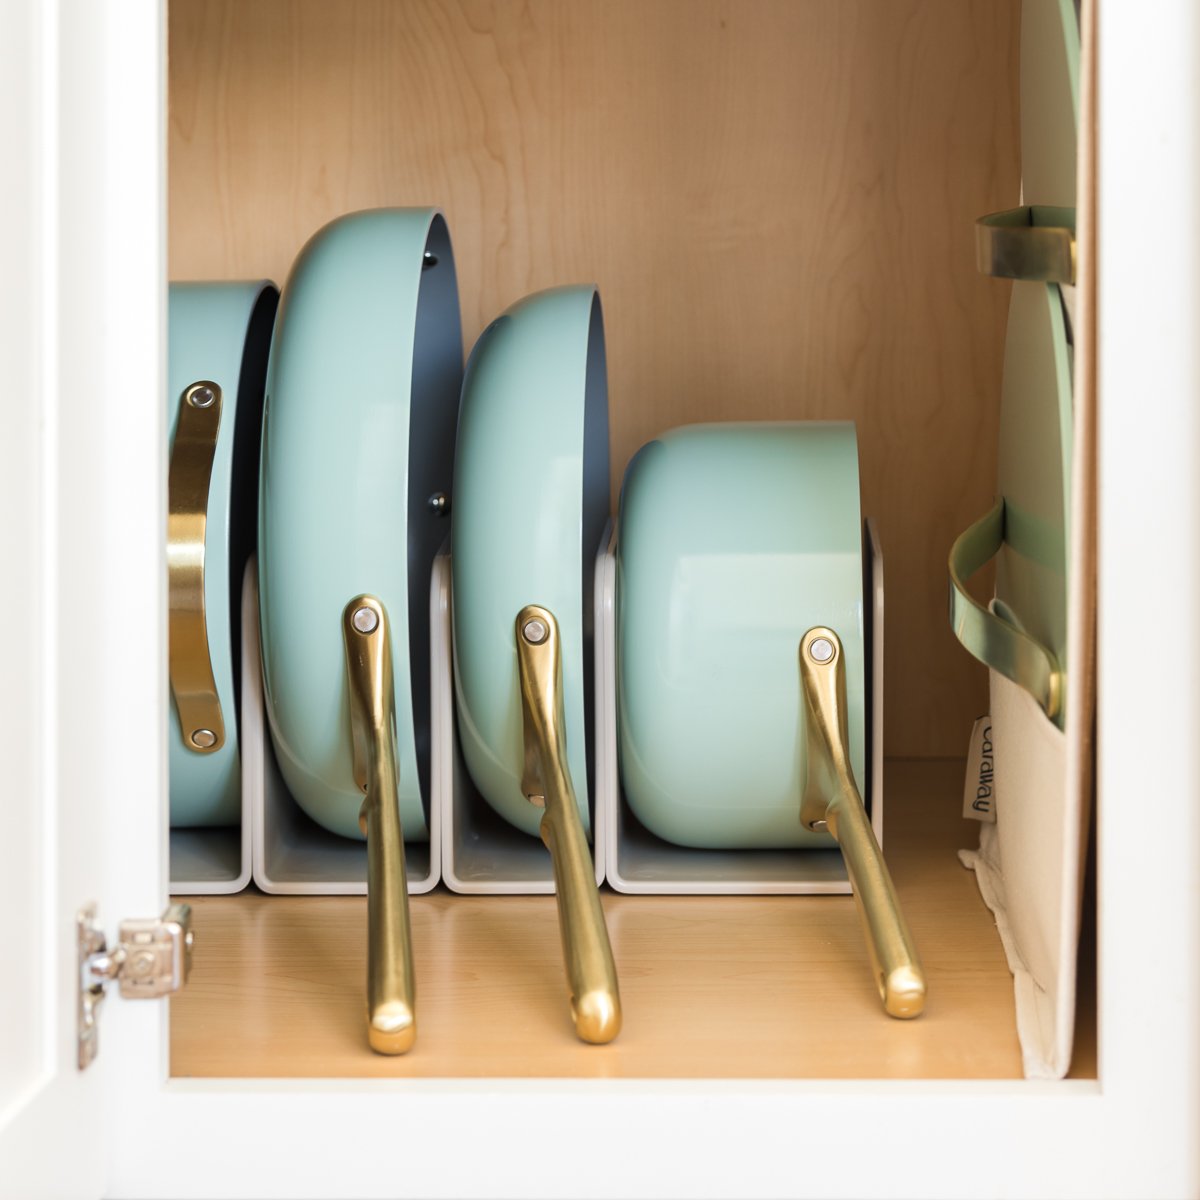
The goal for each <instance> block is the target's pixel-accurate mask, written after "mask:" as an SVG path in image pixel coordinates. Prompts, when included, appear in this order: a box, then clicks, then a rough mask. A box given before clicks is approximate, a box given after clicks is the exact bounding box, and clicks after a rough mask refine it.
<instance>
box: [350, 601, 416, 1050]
mask: <svg viewBox="0 0 1200 1200" xmlns="http://www.w3.org/2000/svg"><path fill="white" fill-rule="evenodd" d="M342 634H343V637H344V639H345V645H346V674H347V677H348V678H349V682H350V727H351V731H352V735H353V740H354V777H355V782H356V783H357V784H358V786H359V788H360V789H361V790H362V791H364V792H365V793H366V796H365V798H364V800H363V803H362V809H361V811H360V812H359V818H358V820H359V825H360V827H361V828H362V831H363V833H364V834H366V838H367V1041H368V1042H369V1043H370V1046H371V1049H372V1050H374V1051H375V1052H376V1053H377V1054H403V1053H405V1051H407V1050H410V1049H412V1045H413V1043H414V1042H415V1041H416V1037H417V1010H416V982H415V975H414V973H413V954H412V929H411V924H410V921H409V912H408V876H407V872H406V870H405V864H404V835H403V831H402V830H401V828H400V803H399V795H398V786H399V773H398V767H397V764H396V711H395V691H394V687H393V683H392V647H391V634H390V632H389V630H388V619H387V612H386V611H385V610H384V607H383V604H382V603H381V602H380V601H379V600H377V599H376V598H375V597H374V596H356V597H355V598H354V599H353V600H351V601H350V603H349V604H347V605H346V608H345V610H344V611H343V613H342Z"/></svg>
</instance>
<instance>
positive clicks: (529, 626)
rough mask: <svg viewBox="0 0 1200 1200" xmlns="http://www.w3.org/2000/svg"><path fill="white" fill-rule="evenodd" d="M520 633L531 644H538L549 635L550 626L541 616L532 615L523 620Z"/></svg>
mask: <svg viewBox="0 0 1200 1200" xmlns="http://www.w3.org/2000/svg"><path fill="white" fill-rule="evenodd" d="M521 635H522V636H523V637H524V638H525V640H526V641H527V642H528V643H529V644H530V645H531V646H540V645H541V644H542V643H543V642H544V641H545V640H546V638H548V637H549V636H550V628H549V626H547V624H546V622H545V621H543V620H542V619H541V617H533V618H532V619H531V620H528V621H526V622H525V627H524V628H523V629H522V630H521Z"/></svg>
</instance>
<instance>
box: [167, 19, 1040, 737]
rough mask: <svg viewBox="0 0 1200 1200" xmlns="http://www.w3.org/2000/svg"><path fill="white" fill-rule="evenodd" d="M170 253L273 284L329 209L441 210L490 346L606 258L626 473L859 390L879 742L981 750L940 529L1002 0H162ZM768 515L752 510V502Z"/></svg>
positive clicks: (943, 528)
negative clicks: (672, 440) (876, 594)
mask: <svg viewBox="0 0 1200 1200" xmlns="http://www.w3.org/2000/svg"><path fill="white" fill-rule="evenodd" d="M169 19H170V29H169V38H170V40H169V53H170V79H169V83H170V139H169V169H170V180H169V182H170V203H169V218H170V246H169V251H170V259H169V261H170V274H171V277H172V278H173V279H207V278H253V277H259V276H267V277H270V278H273V279H275V280H276V281H277V282H279V283H281V284H282V283H283V281H284V278H285V277H286V275H287V272H288V270H289V268H290V266H291V263H292V261H293V259H294V258H295V255H296V253H297V251H298V250H299V249H300V247H301V246H302V245H303V243H304V242H305V241H306V240H307V238H308V237H309V236H310V235H311V234H312V233H313V232H314V231H315V230H316V229H317V228H318V227H320V226H321V225H322V224H323V223H324V222H326V221H328V220H330V219H332V218H333V217H335V216H337V215H339V214H341V213H343V212H346V211H349V210H353V209H359V208H367V207H372V206H376V205H404V204H421V205H425V204H437V205H440V206H441V207H442V208H443V209H444V210H445V212H446V214H447V217H448V220H449V225H450V231H451V235H452V237H453V239H454V246H455V256H456V260H457V268H458V275H459V283H460V291H461V295H462V305H463V316H464V335H465V337H466V340H467V346H468V348H469V347H470V345H471V344H473V342H474V339H475V338H476V336H477V335H478V334H479V332H480V330H481V329H482V328H483V327H484V325H485V324H486V323H487V322H488V321H489V320H491V319H492V317H494V316H496V315H498V314H499V313H500V312H501V311H502V310H503V309H504V308H505V307H506V306H507V305H508V304H510V303H511V302H513V301H514V300H516V299H518V298H519V297H521V296H522V295H524V294H525V293H527V292H529V291H532V290H534V289H537V288H543V287H549V286H552V285H554V284H560V283H573V282H586V281H591V282H595V283H597V284H599V286H600V292H601V295H602V297H603V301H604V308H605V322H606V326H607V341H608V357H609V379H610V404H611V414H612V418H611V420H612V447H613V488H614V491H613V495H614V498H615V496H616V489H617V487H619V484H620V480H621V477H622V474H623V472H624V468H625V464H626V462H627V461H628V459H629V457H630V455H631V454H632V453H633V452H634V451H635V450H636V449H637V447H638V446H640V445H641V444H642V443H643V442H645V441H647V440H648V439H650V438H652V437H653V436H654V435H655V434H656V433H659V432H660V431H662V430H664V429H668V428H670V427H671V426H674V425H679V424H685V423H689V422H693V421H711V420H730V419H753V420H759V419H770V418H775V419H784V418H785V419H796V418H853V419H854V420H856V421H857V423H858V433H859V441H860V453H861V457H862V474H863V512H864V513H865V514H868V515H873V516H875V517H877V518H878V521H879V525H880V533H881V537H882V542H883V548H884V554H885V556H886V561H887V593H888V594H887V639H886V646H887V673H886V680H887V684H886V686H887V699H888V703H887V719H886V722H885V735H886V739H887V752H888V753H889V754H893V755H903V756H915V757H921V756H930V755H932V756H937V755H957V754H961V753H962V752H963V747H964V745H965V740H966V737H967V735H968V734H969V732H970V722H971V720H972V719H973V718H974V717H975V716H976V715H978V713H980V712H982V711H983V710H984V706H985V699H984V697H985V686H984V673H983V672H982V671H981V670H980V669H979V668H978V667H977V666H976V665H975V664H974V663H972V662H971V661H970V660H969V658H968V656H967V655H965V654H964V653H962V651H961V648H960V647H959V646H958V645H957V644H956V643H955V641H954V639H953V637H952V636H951V634H950V631H949V629H948V628H947V624H946V615H945V589H946V582H945V580H946V571H945V561H946V554H947V551H948V550H949V547H950V544H951V542H952V541H953V540H954V537H955V535H956V534H957V533H958V532H959V531H960V530H962V529H964V528H966V526H967V525H968V524H969V523H970V522H971V521H972V520H973V519H974V518H975V517H976V516H977V515H978V514H979V513H980V512H984V511H986V509H987V508H988V507H989V504H990V500H991V497H992V494H993V490H994V487H995V462H996V418H997V405H998V401H999V389H1000V371H1001V359H1002V349H1003V337H1004V322H1005V316H1006V313H1007V305H1008V289H1007V287H1006V286H1005V285H1003V284H1001V283H998V282H997V281H995V280H988V279H984V278H981V277H980V276H978V275H977V274H976V272H975V266H974V242H973V227H972V223H973V220H974V218H975V217H976V216H978V215H979V214H981V213H984V212H990V211H994V210H996V209H1000V208H1005V207H1011V206H1012V205H1014V204H1016V203H1017V199H1018V196H1019V193H1020V164H1019V161H1018V154H1019V149H1018V136H1019V135H1018V113H1017V68H1018V49H1019V37H1018V32H1019V31H1018V21H1019V4H1018V3H1017V2H1016V0H1003V2H999V0H972V2H970V3H964V2H963V0H888V2H887V3H879V2H877V0H837V2H836V3H832V2H831V0H750V2H746V0H736V2H735V0H724V2H720V0H550V2H547V0H529V2H521V3H517V2H516V0H504V2H498V3H484V2H477V0H468V2H462V3H456V2H452V0H436V2H433V0H404V2H402V3H395V2H390V0H382V2H379V0H377V2H368V0H362V2H356V3H354V4H338V3H332V2H330V0H256V2H255V3H253V4H243V3H238V2H237V0H171V4H170V9H169ZM753 519H754V514H753V513H747V520H748V521H753Z"/></svg>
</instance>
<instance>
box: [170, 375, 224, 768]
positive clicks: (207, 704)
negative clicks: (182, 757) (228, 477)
mask: <svg viewBox="0 0 1200 1200" xmlns="http://www.w3.org/2000/svg"><path fill="white" fill-rule="evenodd" d="M220 428H221V389H220V388H219V387H218V386H217V385H216V384H215V383H213V382H212V381H211V380H207V379H200V380H197V381H196V382H195V383H193V384H190V385H189V386H188V387H186V388H184V390H183V395H182V396H181V397H180V400H179V419H178V421H177V422H176V425H175V444H174V445H173V446H172V448H171V466H170V470H169V472H168V476H167V595H168V606H169V612H168V618H167V641H168V673H169V674H170V678H171V694H172V696H173V697H174V698H175V709H176V711H177V712H178V714H179V726H180V733H181V734H182V736H183V744H184V745H185V746H186V747H187V748H188V749H189V750H191V751H193V752H194V753H196V754H212V753H213V752H214V751H217V750H219V749H220V748H221V747H222V746H223V745H224V744H225V722H224V720H223V719H222V716H221V701H220V699H219V698H218V696H217V684H216V681H215V680H214V679H213V669H212V658H211V656H210V654H209V649H208V622H207V619H206V617H205V612H204V536H205V532H206V530H207V528H208V486H209V483H210V481H211V479H212V465H213V457H214V455H215V454H216V452H217V433H218V432H219V431H220Z"/></svg>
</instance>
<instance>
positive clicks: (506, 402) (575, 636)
mask: <svg viewBox="0 0 1200 1200" xmlns="http://www.w3.org/2000/svg"><path fill="white" fill-rule="evenodd" d="M456 471H457V475H458V490H457V494H456V496H455V502H454V515H453V518H452V520H453V527H454V536H453V542H452V545H453V556H452V571H453V575H452V579H453V620H454V664H455V688H456V695H457V699H458V730H459V737H460V740H461V743H462V750H463V757H464V759H465V760H466V764H467V769H468V771H469V772H470V775H471V778H472V779H473V780H474V782H475V785H476V787H478V788H479V791H480V792H481V793H482V795H483V796H484V798H485V799H486V800H487V801H488V803H489V804H490V805H491V806H492V807H493V808H494V809H495V810H496V811H497V812H498V813H499V814H500V815H501V816H502V817H504V818H505V819H506V820H508V821H509V822H511V823H512V824H513V825H515V826H516V827H517V828H519V829H522V830H524V831H525V832H526V833H529V834H532V835H534V836H536V835H537V833H538V829H539V826H540V824H541V819H542V812H543V810H542V809H540V808H535V807H534V806H533V805H532V804H530V802H529V801H528V800H527V799H526V798H525V795H524V793H523V791H522V789H521V773H522V768H523V766H524V754H525V751H524V740H523V732H522V717H521V696H520V689H519V683H518V667H517V651H516V635H515V621H516V617H517V613H518V612H520V610H521V609H522V608H524V607H525V606H526V605H528V604H539V605H542V606H543V607H545V608H548V609H549V610H550V611H551V612H552V613H553V614H554V616H555V618H556V619H557V622H558V626H559V635H560V644H561V647H562V692H563V711H564V718H565V722H566V731H567V760H568V765H569V769H570V773H571V779H572V781H573V783H574V787H575V796H576V801H577V803H578V806H579V815H580V818H581V819H582V821H583V827H584V830H585V831H587V830H589V829H590V820H589V814H588V796H589V794H590V791H591V780H592V732H591V725H592V722H591V697H592V694H593V693H592V658H593V648H592V635H593V629H592V626H593V619H592V608H593V586H592V585H593V579H594V573H595V557H596V551H597V549H598V544H599V540H600V536H601V534H602V532H603V530H604V526H605V523H606V521H607V519H608V515H609V457H608V390H607V377H606V369H605V356H604V324H603V318H602V316H601V310H600V298H599V295H598V293H597V292H596V289H595V288H594V287H565V288H555V289H552V290H550V291H545V292H539V293H537V294H536V295H533V296H530V297H528V298H527V299H525V300H522V301H521V302H520V303H518V304H514V305H513V306H512V307H511V308H510V309H508V311H507V312H505V313H504V314H503V315H502V316H501V317H499V318H497V320H495V321H493V322H492V324H491V325H489V326H488V328H487V329H486V330H485V331H484V332H483V334H482V335H481V337H480V339H479V341H478V343H477V344H476V346H475V349H474V350H473V351H472V352H471V358H470V361H469V362H468V364H467V371H466V376H465V378H464V380H463V395H462V409H461V412H460V415H459V429H458V454H457V464H456Z"/></svg>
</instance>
